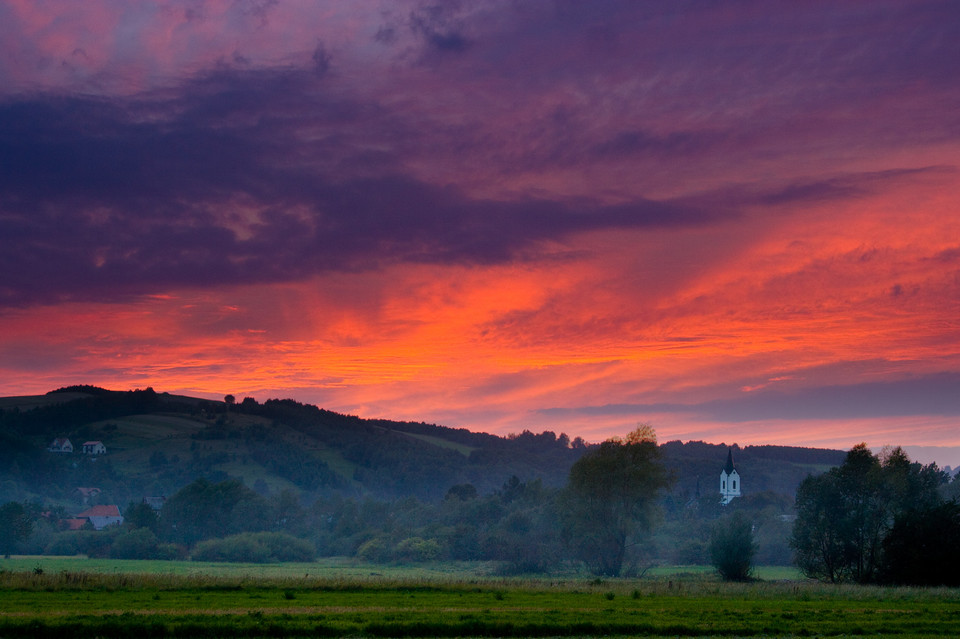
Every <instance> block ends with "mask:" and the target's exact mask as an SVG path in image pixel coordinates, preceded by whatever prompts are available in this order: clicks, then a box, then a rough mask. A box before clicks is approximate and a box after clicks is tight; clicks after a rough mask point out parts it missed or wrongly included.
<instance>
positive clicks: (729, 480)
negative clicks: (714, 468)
mask: <svg viewBox="0 0 960 639" xmlns="http://www.w3.org/2000/svg"><path fill="white" fill-rule="evenodd" d="M739 496H740V473H738V472H737V469H736V468H735V467H734V465H733V449H732V448H728V449H727V465H726V466H724V467H723V470H722V471H721V472H720V503H721V504H723V505H724V506H726V505H727V504H729V503H730V502H731V501H733V498H734V497H739Z"/></svg>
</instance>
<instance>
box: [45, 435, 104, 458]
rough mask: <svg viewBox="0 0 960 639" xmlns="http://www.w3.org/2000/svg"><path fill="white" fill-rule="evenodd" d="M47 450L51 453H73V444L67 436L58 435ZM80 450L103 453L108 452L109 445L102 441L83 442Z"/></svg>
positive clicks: (86, 453) (94, 453) (85, 452)
mask: <svg viewBox="0 0 960 639" xmlns="http://www.w3.org/2000/svg"><path fill="white" fill-rule="evenodd" d="M47 450H48V451H49V452H51V453H72V452H73V444H72V443H70V440H69V439H67V438H66V437H57V438H56V439H54V440H53V443H52V444H50V445H49V446H48V447H47ZM80 450H81V451H82V452H83V454H84V455H103V454H105V453H106V452H107V447H106V446H104V445H103V442H101V441H89V442H83V447H82V448H81V449H80Z"/></svg>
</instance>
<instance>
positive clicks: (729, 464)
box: [723, 448, 734, 475]
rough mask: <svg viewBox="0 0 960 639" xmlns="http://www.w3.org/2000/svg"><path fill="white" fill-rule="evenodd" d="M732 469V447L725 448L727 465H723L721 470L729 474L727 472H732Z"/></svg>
mask: <svg viewBox="0 0 960 639" xmlns="http://www.w3.org/2000/svg"><path fill="white" fill-rule="evenodd" d="M733 471H734V466H733V449H732V448H728V449H727V465H726V466H724V467H723V472H725V473H727V474H728V475H729V474H730V473H732V472H733Z"/></svg>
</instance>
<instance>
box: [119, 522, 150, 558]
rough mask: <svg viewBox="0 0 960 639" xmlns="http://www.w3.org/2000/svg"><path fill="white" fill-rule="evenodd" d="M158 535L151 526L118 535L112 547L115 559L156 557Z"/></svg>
mask: <svg viewBox="0 0 960 639" xmlns="http://www.w3.org/2000/svg"><path fill="white" fill-rule="evenodd" d="M157 546H158V544H157V536H156V535H154V534H153V531H152V530H150V529H149V528H135V529H133V530H130V531H127V532H124V533H121V534H120V535H117V538H116V539H114V540H113V545H112V546H111V547H110V556H111V557H113V558H114V559H156V558H157Z"/></svg>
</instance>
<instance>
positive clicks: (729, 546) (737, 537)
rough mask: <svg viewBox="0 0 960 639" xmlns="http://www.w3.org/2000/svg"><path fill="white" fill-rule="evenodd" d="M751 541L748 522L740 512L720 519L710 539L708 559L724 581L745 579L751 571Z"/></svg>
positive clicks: (755, 550)
mask: <svg viewBox="0 0 960 639" xmlns="http://www.w3.org/2000/svg"><path fill="white" fill-rule="evenodd" d="M756 552H757V546H756V544H755V543H754V542H753V530H752V525H751V524H750V522H749V521H748V520H747V519H746V518H745V517H744V516H743V515H742V514H740V513H734V514H733V516H731V517H728V518H725V519H722V520H720V521H719V522H718V523H717V526H716V528H714V531H713V536H712V537H711V539H710V559H711V562H712V563H713V567H714V568H716V569H717V572H718V573H720V576H721V577H723V579H724V580H725V581H747V580H748V579H750V573H751V572H752V571H753V556H754V555H755V554H756Z"/></svg>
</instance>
